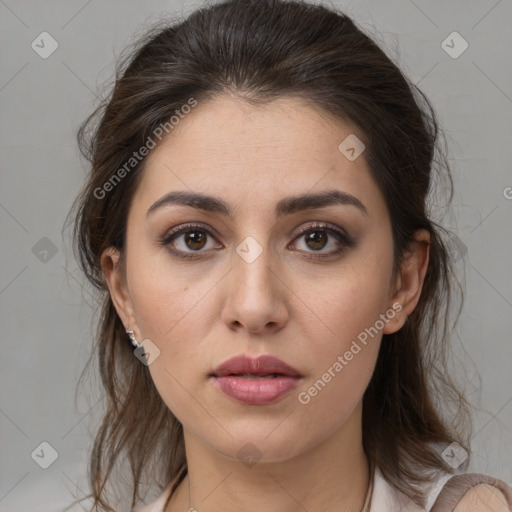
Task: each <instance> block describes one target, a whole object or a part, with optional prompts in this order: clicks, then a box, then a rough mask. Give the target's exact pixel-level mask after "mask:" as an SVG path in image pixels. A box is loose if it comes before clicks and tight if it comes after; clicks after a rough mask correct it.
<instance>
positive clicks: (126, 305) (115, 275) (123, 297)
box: [101, 247, 140, 338]
mask: <svg viewBox="0 0 512 512" xmlns="http://www.w3.org/2000/svg"><path fill="white" fill-rule="evenodd" d="M101 268H102V270H103V275H104V276H105V280H106V282H107V285H108V288H109V291H110V297H111V298H112V302H113V304H114V307H115V308H116V311H117V314H118V315H119V318H120V319H121V321H122V322H123V325H124V327H125V329H131V330H133V331H135V337H136V338H137V337H138V336H139V335H140V333H139V332H138V329H137V325H136V322H135V315H134V312H133V305H132V300H131V297H130V293H129V290H128V285H127V282H126V276H125V272H124V270H123V267H122V265H121V262H120V253H119V250H118V249H116V248H114V247H108V248H107V249H105V250H104V251H103V254H102V255H101Z"/></svg>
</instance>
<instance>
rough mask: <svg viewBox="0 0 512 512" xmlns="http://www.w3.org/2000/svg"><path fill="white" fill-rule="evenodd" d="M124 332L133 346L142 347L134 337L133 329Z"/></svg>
mask: <svg viewBox="0 0 512 512" xmlns="http://www.w3.org/2000/svg"><path fill="white" fill-rule="evenodd" d="M126 334H128V336H129V337H130V340H131V342H132V345H133V346H134V347H135V348H139V347H142V345H141V344H140V343H139V342H138V341H137V340H136V339H135V334H134V332H133V331H126Z"/></svg>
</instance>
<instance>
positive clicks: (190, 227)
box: [159, 222, 354, 260]
mask: <svg viewBox="0 0 512 512" xmlns="http://www.w3.org/2000/svg"><path fill="white" fill-rule="evenodd" d="M196 231H200V232H202V233H206V234H207V235H208V236H211V237H212V238H214V237H213V235H212V233H211V232H210V231H209V230H208V229H206V228H205V227H204V226H203V225H201V224H183V225H181V226H178V227H176V228H173V229H171V230H170V231H169V232H167V233H166V234H164V235H163V236H162V237H161V239H160V240H159V243H160V245H161V246H163V247H166V248H167V249H168V250H169V251H170V252H171V253H172V254H173V255H175V256H177V257H178V258H181V259H185V260H190V259H194V258H197V254H198V253H200V252H202V251H200V250H199V251H193V252H190V253H184V252H183V251H179V250H175V249H170V248H168V247H167V246H168V245H169V244H170V243H171V242H172V241H173V240H174V239H175V238H178V236H180V235H183V234H187V233H193V232H196ZM316 231H325V232H327V233H329V234H331V235H333V236H334V238H336V240H338V242H339V243H340V244H341V245H342V248H341V249H338V250H336V251H334V252H331V253H330V254H328V255H323V256H313V257H311V256H307V258H309V259H312V260H315V259H316V260H321V259H326V258H330V257H332V256H336V255H338V254H340V253H341V252H343V251H344V250H345V248H350V247H353V246H354V241H353V240H352V238H350V237H349V236H348V235H347V234H346V233H345V232H344V231H343V230H341V229H339V228H336V227H334V226H331V225H330V224H326V223H322V222H317V223H314V224H313V225H309V226H306V227H304V228H301V229H300V230H299V232H298V233H297V234H296V236H295V238H294V239H293V241H294V242H295V241H296V240H297V239H299V238H301V237H303V236H304V235H307V234H309V233H314V232H316Z"/></svg>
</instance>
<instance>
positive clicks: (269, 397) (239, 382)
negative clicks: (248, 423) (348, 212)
mask: <svg viewBox="0 0 512 512" xmlns="http://www.w3.org/2000/svg"><path fill="white" fill-rule="evenodd" d="M213 380H214V382H215V383H216V384H217V385H218V386H219V388H220V389H221V391H223V392H224V393H226V395H228V396H230V397H232V398H234V399H235V400H238V401H239V402H242V403H244V404H250V405H265V404H270V403H272V402H276V401H277V400H279V399H280V398H282V397H284V396H285V395H287V394H288V393H289V392H290V391H291V390H292V389H294V388H295V387H296V386H297V384H298V382H299V380H300V377H288V376H285V375H282V376H280V377H276V378H271V377H269V378H268V379H244V378H243V377H236V376H234V375H228V376H226V377H213Z"/></svg>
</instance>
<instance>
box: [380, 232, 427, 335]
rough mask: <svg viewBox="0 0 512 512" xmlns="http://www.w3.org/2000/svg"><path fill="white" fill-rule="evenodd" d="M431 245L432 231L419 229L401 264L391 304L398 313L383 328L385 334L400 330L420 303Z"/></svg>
mask: <svg viewBox="0 0 512 512" xmlns="http://www.w3.org/2000/svg"><path fill="white" fill-rule="evenodd" d="M429 247H430V233H429V232H428V231H426V230H425V229H420V230H418V231H417V232H416V233H415V235H414V240H413V241H412V242H411V244H410V247H409V250H408V251H407V253H406V254H405V257H404V260H403V262H402V264H401V266H400V270H399V273H398V276H397V278H396V282H395V287H394V289H395V292H394V293H393V296H392V298H391V301H390V304H389V307H390V308H391V307H392V308H393V309H394V310H395V311H398V313H397V314H396V315H395V317H394V318H393V320H391V321H389V322H388V323H387V324H386V326H385V327H384V329H383V330H382V332H383V333H384V334H392V333H394V332H396V331H399V330H400V329H401V328H402V326H403V325H404V324H405V321H406V320H407V317H408V316H409V315H410V314H411V313H412V312H413V311H414V308H415V307H416V305H417V304H418V301H419V300H420V295H421V290H422V288H423V282H424V280H425V275H426V273H427V267H428V261H429ZM393 305H394V307H393ZM399 305H400V306H399Z"/></svg>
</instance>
